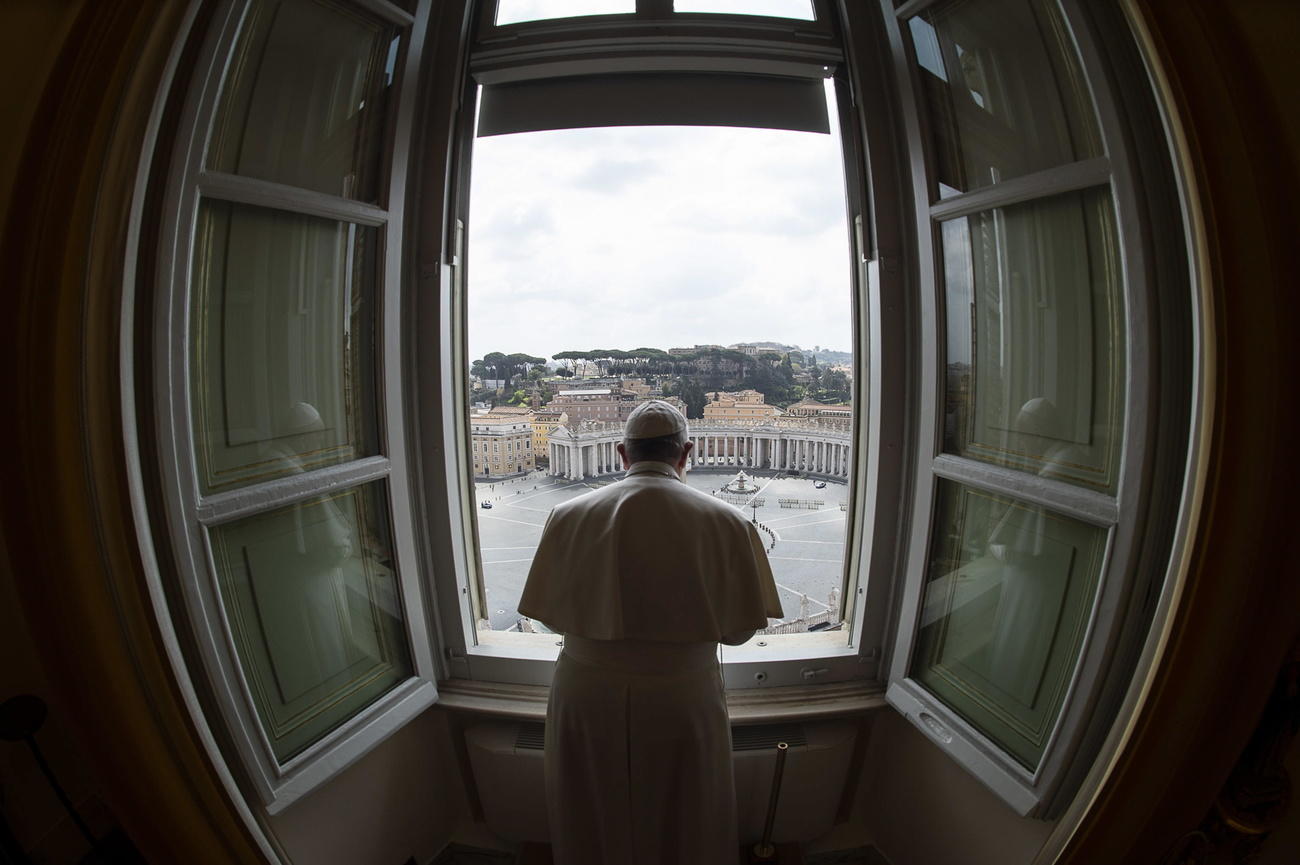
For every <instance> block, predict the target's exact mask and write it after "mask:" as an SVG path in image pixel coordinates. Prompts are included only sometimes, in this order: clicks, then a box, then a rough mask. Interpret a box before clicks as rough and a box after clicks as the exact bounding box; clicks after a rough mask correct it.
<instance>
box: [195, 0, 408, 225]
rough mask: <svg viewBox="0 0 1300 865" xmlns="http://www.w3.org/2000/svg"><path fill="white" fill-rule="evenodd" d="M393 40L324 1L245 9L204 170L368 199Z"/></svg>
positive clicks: (375, 182) (273, 1) (393, 59)
mask: <svg viewBox="0 0 1300 865" xmlns="http://www.w3.org/2000/svg"><path fill="white" fill-rule="evenodd" d="M398 42H399V38H398V35H397V30H396V28H394V27H392V26H390V25H388V24H385V23H382V22H379V21H375V20H374V19H372V18H370V17H368V16H365V15H362V14H360V13H358V12H356V11H354V10H352V9H349V8H346V7H343V6H339V5H335V4H334V3H327V2H318V0H261V2H256V3H254V4H253V5H252V7H251V8H250V9H249V12H248V19H247V20H246V21H245V22H244V28H243V32H242V33H241V35H240V39H239V44H238V46H237V47H236V49H235V53H234V56H233V58H232V60H231V67H230V73H229V77H228V78H227V79H226V84H225V88H224V92H223V93H222V97H221V104H220V106H219V108H218V111H217V117H216V122H215V124H214V126H213V133H212V142H211V144H210V146H209V152H208V166H209V168H212V169H214V170H216V171H225V172H228V173H231V174H242V175H244V176H246V177H256V178H259V179H262V180H273V181H275V182H277V183H286V184H289V185H290V186H300V187H303V188H305V189H313V190H316V191H317V192H327V193H329V194H331V195H341V196H344V197H347V198H356V199H359V200H361V201H376V200H377V199H378V196H379V176H380V173H381V166H380V152H381V145H382V139H383V136H384V126H385V114H386V109H387V102H388V94H389V92H390V91H391V89H392V84H393V78H394V75H395V74H396V66H397V54H398V50H397V49H398Z"/></svg>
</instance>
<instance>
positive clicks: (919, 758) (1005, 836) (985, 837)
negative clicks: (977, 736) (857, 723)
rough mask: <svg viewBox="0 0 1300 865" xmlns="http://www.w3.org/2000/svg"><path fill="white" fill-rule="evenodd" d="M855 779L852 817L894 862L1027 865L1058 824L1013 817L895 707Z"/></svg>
mask: <svg viewBox="0 0 1300 865" xmlns="http://www.w3.org/2000/svg"><path fill="white" fill-rule="evenodd" d="M859 784H860V786H859V789H858V796H857V801H856V803H855V806H854V819H855V820H856V821H858V822H859V823H861V824H862V825H864V826H865V827H866V828H867V832H868V835H869V836H870V837H871V839H872V841H873V842H874V843H875V845H876V847H877V848H878V849H879V850H880V852H881V853H883V854H884V855H885V857H886V858H888V859H889V861H890V863H891V865H1028V863H1029V862H1031V861H1032V860H1033V858H1034V856H1035V855H1036V854H1037V853H1038V850H1039V848H1040V847H1041V846H1042V845H1043V841H1044V840H1046V838H1047V836H1048V834H1049V833H1050V832H1051V831H1052V828H1053V826H1054V825H1055V824H1054V823H1052V822H1049V821H1045V820H1031V819H1027V818H1024V817H1020V816H1017V815H1016V814H1015V812H1013V811H1012V810H1011V809H1010V808H1008V807H1007V806H1006V804H1005V803H1003V801H1002V800H1001V799H1000V798H998V797H997V796H996V795H995V794H994V793H992V792H991V791H990V790H989V789H988V788H987V787H985V786H984V785H983V784H981V783H980V782H979V781H978V780H976V779H975V778H974V776H972V775H971V774H970V773H968V772H967V771H966V770H965V769H963V768H962V767H961V766H959V765H957V764H956V763H955V762H953V760H952V758H951V757H949V756H948V755H947V754H945V753H943V752H942V751H941V750H939V748H937V747H936V746H935V745H934V744H933V743H931V742H930V741H929V740H928V739H927V738H926V737H925V736H924V735H922V733H921V732H920V731H919V730H917V729H916V728H915V727H914V726H912V725H911V724H910V723H909V722H908V721H907V720H906V719H905V718H903V716H901V715H899V714H898V713H897V712H895V711H893V710H892V709H884V710H881V711H880V712H878V713H876V718H875V721H874V723H873V724H872V726H871V739H870V744H869V745H868V747H867V753H866V759H865V761H864V764H863V774H862V779H861V780H860V782H859Z"/></svg>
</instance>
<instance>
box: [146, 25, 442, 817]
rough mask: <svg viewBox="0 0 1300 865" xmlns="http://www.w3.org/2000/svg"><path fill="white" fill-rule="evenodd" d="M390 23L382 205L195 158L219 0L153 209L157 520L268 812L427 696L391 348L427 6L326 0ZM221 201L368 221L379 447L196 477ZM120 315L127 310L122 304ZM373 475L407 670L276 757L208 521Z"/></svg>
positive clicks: (426, 650) (210, 118) (200, 147)
mask: <svg viewBox="0 0 1300 865" xmlns="http://www.w3.org/2000/svg"><path fill="white" fill-rule="evenodd" d="M334 2H338V3H340V5H345V6H351V7H353V8H355V9H357V10H359V11H362V12H364V13H366V14H368V15H370V16H372V17H374V18H377V19H380V20H383V21H385V22H387V23H390V24H392V25H395V26H396V27H397V28H398V30H399V32H400V33H401V38H402V40H403V45H402V48H401V51H400V52H399V68H398V69H397V70H395V71H396V73H397V74H396V75H395V87H396V91H395V92H396V94H397V98H396V99H394V100H393V101H392V102H391V103H390V107H389V109H388V110H389V112H390V113H391V115H393V116H391V118H390V119H387V120H386V122H387V123H388V125H389V128H390V130H391V131H388V132H386V135H391V136H392V137H391V139H387V138H386V141H388V148H389V149H388V150H387V151H386V152H385V153H384V155H383V156H382V157H381V163H382V164H383V165H384V167H385V169H386V172H385V173H384V174H381V176H387V177H388V179H389V180H388V186H387V187H386V188H384V189H383V190H382V191H381V203H382V202H386V203H387V207H382V206H377V205H372V204H368V203H364V202H360V201H356V200H353V199H347V198H342V197H338V196H334V195H328V194H324V193H320V192H315V191H309V190H305V189H299V188H296V187H291V186H285V185H283V184H279V183H274V182H270V181H263V180H258V179H254V178H249V177H242V176H237V175H232V174H225V173H222V172H218V171H214V170H209V169H207V168H206V167H205V166H204V162H205V156H206V151H207V145H208V139H209V136H210V134H211V131H212V128H213V124H214V118H215V115H216V112H217V108H218V104H219V99H220V95H221V92H222V88H223V86H224V83H225V79H226V75H227V73H228V71H229V62H230V59H231V57H232V53H233V48H234V46H235V44H236V40H237V39H238V37H239V34H240V31H241V28H242V27H243V25H244V22H245V21H246V19H247V17H248V15H247V13H248V10H249V9H250V8H251V5H252V0H222V2H220V3H219V4H218V5H217V6H216V8H215V9H214V12H213V16H212V18H211V21H210V23H209V25H208V29H207V33H206V35H205V36H204V39H203V43H202V46H201V48H200V49H199V52H198V55H197V61H196V65H195V68H194V72H193V76H192V82H193V83H192V85H191V87H190V90H189V92H188V94H187V96H186V99H185V104H184V107H183V109H182V112H181V116H180V123H179V127H178V128H179V129H180V130H181V132H180V135H179V136H178V139H177V142H176V149H175V151H174V155H173V158H172V160H171V167H170V170H169V173H168V178H167V188H166V192H165V203H166V204H165V211H164V213H165V217H164V225H163V234H162V240H161V242H160V244H159V261H158V271H157V273H158V285H159V292H158V296H157V299H156V303H155V307H154V315H153V322H154V344H153V349H154V353H155V360H156V363H155V367H154V384H155V386H154V400H155V401H156V404H157V405H158V407H159V411H158V413H157V416H156V421H155V424H156V427H155V432H156V435H157V437H158V441H159V442H160V443H161V449H162V451H163V452H162V453H161V454H160V455H159V456H160V460H159V461H160V472H161V476H162V480H161V487H162V491H161V492H162V497H163V501H164V504H165V507H166V509H167V511H168V513H169V514H170V515H171V518H170V519H168V520H166V524H167V526H168V531H169V534H170V540H171V545H172V549H173V552H174V555H175V557H176V560H177V564H178V569H179V584H180V585H179V590H180V594H181V596H182V601H183V608H184V610H185V613H186V615H187V619H188V627H189V629H190V631H191V633H192V634H193V636H194V640H193V644H194V646H195V651H196V655H197V661H198V663H199V664H200V665H201V666H202V668H203V670H204V672H205V673H206V676H205V677H204V679H205V681H206V684H207V690H208V692H209V693H210V695H211V697H212V698H213V702H214V703H215V705H216V706H217V707H218V710H219V711H220V714H221V716H222V720H223V721H224V726H225V730H226V732H227V739H228V741H229V743H230V746H231V747H232V748H233V750H234V752H235V753H236V754H237V755H238V758H239V760H238V762H239V764H240V765H241V766H242V768H243V777H244V778H245V779H246V782H247V783H248V784H249V785H250V786H251V788H252V792H253V793H255V794H256V796H257V797H258V798H259V799H260V800H261V802H262V803H263V805H265V806H266V810H267V812H268V813H271V814H275V813H278V812H279V811H281V810H283V809H284V808H285V807H287V806H288V805H289V804H291V803H292V802H294V801H296V800H297V799H298V798H300V797H301V796H303V795H304V794H306V793H308V792H310V791H311V790H313V789H315V788H316V787H318V786H319V785H321V784H322V783H324V782H326V781H328V780H329V779H330V778H332V777H334V776H335V775H336V774H338V773H339V772H340V771H342V770H343V769H344V768H346V767H347V766H348V765H350V764H351V763H353V762H355V761H356V760H357V759H359V758H360V757H361V756H362V755H364V754H365V753H366V752H368V751H369V750H370V749H371V748H373V747H375V746H376V745H377V744H379V743H380V742H382V741H383V740H384V739H385V738H387V737H388V736H389V735H391V734H392V733H393V732H394V731H395V730H397V729H398V728H400V727H401V726H402V725H403V724H405V723H406V722H407V721H409V720H411V719H413V718H414V717H416V716H417V715H418V714H419V713H421V712H423V711H424V710H425V709H427V708H428V707H429V706H430V705H432V704H433V703H434V702H435V701H436V700H437V686H436V684H435V683H436V681H437V679H438V673H439V672H440V670H439V668H438V666H437V664H436V661H435V658H436V655H435V653H434V650H433V646H434V645H435V644H436V638H435V635H434V633H433V632H432V630H431V628H430V624H431V623H430V622H429V621H428V620H427V618H426V616H425V612H424V607H425V603H426V596H425V591H424V583H423V581H422V580H421V578H420V574H421V568H420V562H419V558H418V556H417V554H416V540H415V538H414V537H413V533H412V529H411V527H412V525H413V519H412V513H411V508H410V502H411V491H410V486H411V481H410V462H409V460H408V457H407V452H408V451H407V449H408V443H407V438H406V426H405V419H404V417H403V411H402V393H403V388H404V386H405V382H404V376H403V373H404V368H403V366H402V363H401V353H400V350H399V340H398V337H399V334H400V329H401V320H400V316H399V313H400V289H401V282H402V279H401V275H402V272H403V260H404V253H403V245H402V234H403V227H404V226H403V223H404V220H403V219H402V218H401V215H402V214H404V212H405V210H406V207H407V203H406V200H407V184H406V177H407V162H408V148H407V147H406V142H407V141H408V140H409V138H410V136H411V130H412V123H413V119H414V111H415V91H416V88H415V87H414V86H413V84H414V82H415V81H416V79H417V76H418V72H419V64H420V55H421V50H422V46H423V42H424V35H425V32H426V30H427V29H428V28H427V19H428V4H422V5H421V6H420V11H419V13H418V14H417V15H411V14H410V13H407V12H406V11H404V10H402V9H401V8H399V7H397V6H395V5H393V4H392V3H389V2H386V0H334ZM203 200H219V201H225V202H232V203H238V204H246V205H255V206H259V207H264V208H272V209H276V210H281V211H286V212H291V213H295V214H303V215H308V216H316V217H323V218H327V219H335V220H340V221H345V222H352V223H356V224H359V225H364V226H374V227H375V228H376V229H377V231H378V232H379V233H380V235H381V243H380V248H381V249H382V250H383V258H382V264H381V272H382V274H383V276H382V278H381V280H380V281H379V282H378V284H377V285H376V297H375V301H376V305H377V307H378V308H379V310H380V314H379V315H377V316H376V323H375V326H376V328H377V330H378V333H377V335H376V337H377V338H376V345H377V346H378V348H377V356H376V357H375V366H376V369H377V370H378V374H377V377H378V381H379V382H380V388H379V392H378V393H377V394H376V397H377V398H376V411H377V413H378V415H379V416H378V418H377V420H378V429H379V440H378V446H379V453H378V454H377V455H375V456H370V457H365V458H361V459H358V460H354V461H351V462H347V463H343V464H340V465H335V466H329V467H325V468H320V469H314V470H310V471H307V472H304V473H302V474H297V475H291V476H288V477H283V478H278V479H275V480H271V481H267V482H260V483H255V484H250V485H248V486H245V487H241V488H238V489H234V490H230V491H226V492H218V493H211V494H207V495H204V494H202V493H200V491H199V487H198V482H197V469H196V468H195V459H194V447H193V442H194V436H193V429H192V417H193V416H192V413H191V407H190V406H191V395H190V385H189V364H190V345H189V342H190V341H189V314H190V294H191V284H192V279H193V277H194V274H193V272H192V268H193V249H194V234H195V230H196V224H197V217H198V212H199V205H200V202H201V201H203ZM128 314H129V313H128ZM375 481H384V482H386V484H387V488H388V497H389V503H390V504H389V507H390V512H389V522H390V524H391V527H392V535H393V536H392V543H393V548H392V554H393V556H394V559H395V560H396V562H397V566H398V568H397V570H398V585H399V586H400V591H401V596H402V607H403V615H404V617H405V624H406V633H407V638H408V647H409V649H410V654H411V664H412V668H413V675H411V676H410V677H409V678H408V679H406V680H405V681H404V682H402V683H400V684H398V685H396V686H395V687H393V688H392V689H391V690H389V691H388V692H387V693H385V694H384V695H383V696H381V697H379V698H378V699H377V700H375V701H374V702H372V703H371V704H369V705H368V706H366V707H365V708H364V709H362V710H360V711H358V712H357V713H356V714H354V715H353V716H352V717H351V718H350V719H348V720H347V721H346V722H344V723H343V724H342V725H340V726H339V727H337V728H335V729H334V730H332V731H330V732H329V733H327V734H325V735H324V736H322V737H321V738H320V739H318V740H317V741H316V742H314V743H313V744H312V745H310V746H309V747H307V748H306V749H305V750H303V751H302V752H301V753H299V754H296V755H295V756H293V757H291V758H289V759H286V760H283V761H281V760H279V759H277V757H276V756H275V755H274V753H273V750H272V748H271V744H270V739H269V738H268V736H267V735H266V733H265V732H264V729H263V727H262V724H261V721H260V719H259V717H258V713H257V710H256V707H255V705H254V703H253V699H252V696H251V692H250V690H249V687H248V684H247V682H246V681H245V676H244V673H243V669H242V667H241V665H240V662H239V658H238V656H237V652H236V649H235V642H234V638H233V636H232V633H231V630H230V627H229V625H228V623H227V621H226V614H225V610H224V608H223V606H222V601H221V596H220V590H219V587H218V579H217V570H216V565H215V562H214V561H213V559H212V554H211V549H210V544H209V542H208V539H207V531H206V530H207V529H208V528H210V527H214V526H217V525H220V524H223V523H226V522H229V521H231V520H235V519H239V518H241V517H245V516H251V515H253V514H260V513H265V512H267V511H270V510H274V509H276V508H279V507H282V506H284V505H288V504H292V503H294V502H299V501H303V500H304V499H308V498H311V497H313V496H316V495H319V494H320V493H321V492H323V491H326V490H338V489H346V488H358V487H360V486H362V485H363V484H368V483H372V482H375Z"/></svg>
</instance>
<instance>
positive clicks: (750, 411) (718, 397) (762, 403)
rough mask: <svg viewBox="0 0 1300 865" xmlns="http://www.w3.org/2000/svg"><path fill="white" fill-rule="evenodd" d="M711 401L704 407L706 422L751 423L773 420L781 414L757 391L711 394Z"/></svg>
mask: <svg viewBox="0 0 1300 865" xmlns="http://www.w3.org/2000/svg"><path fill="white" fill-rule="evenodd" d="M709 399H710V401H709V402H708V403H705V405H704V419H705V420H706V421H718V422H719V423H726V422H728V421H750V422H755V421H758V422H761V421H766V420H771V419H772V418H775V417H777V416H778V415H780V414H781V410H780V409H779V408H777V407H776V406H774V405H768V404H767V398H766V397H764V396H763V394H761V393H759V392H758V391H756V390H748V389H747V390H742V391H737V392H735V393H728V392H726V391H715V392H714V393H711V394H709Z"/></svg>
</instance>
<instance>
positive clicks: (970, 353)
mask: <svg viewBox="0 0 1300 865" xmlns="http://www.w3.org/2000/svg"><path fill="white" fill-rule="evenodd" d="M1117 243H1118V241H1117V238H1116V233H1115V223H1114V216H1113V211H1112V208H1111V200H1110V195H1109V193H1108V192H1107V191H1105V190H1091V191H1087V192H1078V193H1070V194H1068V195H1061V196H1056V197H1054V198H1049V199H1044V200H1042V201H1036V202H1031V203H1028V204H1018V205H1015V206H1013V207H1006V208H1000V209H996V210H990V211H986V212H984V213H977V214H975V215H974V216H970V217H966V218H962V219H954V220H951V221H949V222H945V223H943V224H942V245H943V262H944V287H945V291H946V294H947V318H948V322H947V341H948V345H947V349H948V359H947V360H948V371H947V401H946V403H945V416H944V447H945V448H946V449H947V450H948V451H950V452H952V453H956V454H960V455H961V456H965V457H971V458H972V459H977V460H983V461H986V462H992V463H998V464H1000V465H1005V466H1010V467H1012V468H1016V469H1020V470H1023V471H1029V472H1035V473H1037V474H1039V475H1042V476H1043V477H1051V478H1056V479H1057V480H1062V481H1066V482H1068V483H1072V484H1079V485H1081V486H1087V487H1093V488H1097V489H1102V490H1106V491H1110V492H1113V491H1114V490H1115V485H1116V483H1117V481H1118V476H1119V462H1120V450H1121V449H1120V445H1121V441H1122V437H1123V435H1122V434H1123V424H1124V407H1123V400H1124V375H1125V364H1124V303H1123V285H1122V282H1121V277H1120V264H1119V249H1118V246H1117Z"/></svg>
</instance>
